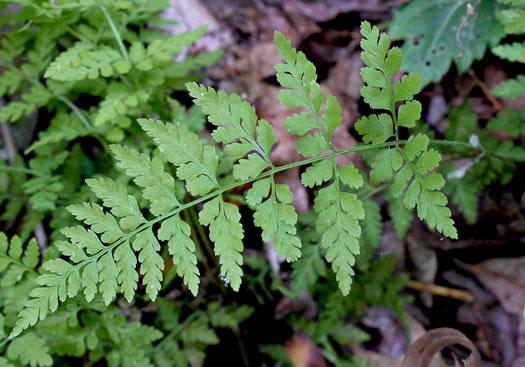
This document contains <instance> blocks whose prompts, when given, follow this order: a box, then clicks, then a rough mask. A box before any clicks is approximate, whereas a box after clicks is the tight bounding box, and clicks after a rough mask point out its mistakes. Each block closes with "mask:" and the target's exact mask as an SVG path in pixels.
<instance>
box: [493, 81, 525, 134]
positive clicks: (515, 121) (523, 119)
mask: <svg viewBox="0 0 525 367" xmlns="http://www.w3.org/2000/svg"><path fill="white" fill-rule="evenodd" d="M524 85H525V84H524ZM487 129H489V130H493V131H504V132H506V133H508V134H510V136H512V137H515V138H517V137H518V136H521V135H525V108H521V109H519V110H517V109H515V108H510V107H508V108H506V109H505V110H504V111H500V112H498V114H497V115H496V117H494V118H493V119H492V120H490V122H489V123H488V124H487Z"/></svg>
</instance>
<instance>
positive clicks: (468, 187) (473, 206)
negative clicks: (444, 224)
mask: <svg viewBox="0 0 525 367" xmlns="http://www.w3.org/2000/svg"><path fill="white" fill-rule="evenodd" d="M446 192H447V194H448V195H452V203H454V205H456V206H457V207H458V209H459V211H460V212H461V214H463V216H464V217H465V219H466V220H467V222H468V223H470V224H474V223H476V220H477V218H478V194H479V189H478V187H477V186H476V185H475V184H473V183H469V182H465V181H464V180H460V179H451V180H448V181H447V186H446Z"/></svg>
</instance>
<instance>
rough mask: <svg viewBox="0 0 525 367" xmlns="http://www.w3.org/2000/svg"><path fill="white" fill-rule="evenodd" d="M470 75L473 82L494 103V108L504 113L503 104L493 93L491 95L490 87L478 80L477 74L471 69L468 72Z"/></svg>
mask: <svg viewBox="0 0 525 367" xmlns="http://www.w3.org/2000/svg"><path fill="white" fill-rule="evenodd" d="M468 75H470V77H471V78H472V80H474V83H475V84H476V85H477V86H478V87H480V88H481V90H482V91H483V93H485V95H486V96H487V98H488V99H489V101H490V103H492V105H493V106H494V108H495V109H496V110H497V111H498V112H499V111H503V109H504V108H503V106H502V105H501V103H499V101H498V100H497V99H496V98H495V97H494V96H493V95H492V93H490V89H489V87H487V85H486V84H485V83H484V82H483V81H482V80H481V79H479V78H478V76H477V75H476V73H474V71H473V70H472V69H469V70H468Z"/></svg>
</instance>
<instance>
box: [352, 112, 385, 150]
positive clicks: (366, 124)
mask: <svg viewBox="0 0 525 367" xmlns="http://www.w3.org/2000/svg"><path fill="white" fill-rule="evenodd" d="M393 127H394V122H393V121H392V117H390V116H389V115H387V114H386V113H382V114H380V115H379V116H377V115H370V116H369V117H366V116H365V117H362V118H360V119H359V120H357V122H356V123H355V129H356V130H357V132H358V133H359V134H361V135H363V141H364V142H365V143H370V142H372V143H373V144H381V143H384V142H385V141H387V140H388V139H389V138H391V137H392V136H394V131H393Z"/></svg>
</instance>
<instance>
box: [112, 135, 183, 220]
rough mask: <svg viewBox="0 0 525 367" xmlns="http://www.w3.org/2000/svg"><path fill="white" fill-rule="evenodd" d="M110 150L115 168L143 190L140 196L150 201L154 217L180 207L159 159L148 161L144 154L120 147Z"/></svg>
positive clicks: (113, 146) (171, 178) (171, 180)
mask: <svg viewBox="0 0 525 367" xmlns="http://www.w3.org/2000/svg"><path fill="white" fill-rule="evenodd" d="M110 148H111V151H112V152H113V154H114V155H115V158H116V159H117V160H118V163H117V166H118V167H120V168H122V169H124V170H125V172H126V175H128V176H129V177H133V178H134V179H133V182H135V184H137V185H138V186H140V187H142V188H143V191H142V195H143V197H144V198H145V199H147V200H149V201H150V203H151V207H150V211H151V213H152V214H153V215H154V216H156V217H157V216H159V215H162V214H166V213H167V212H169V211H170V210H172V209H173V208H174V207H178V206H180V203H179V201H178V200H177V197H176V196H175V182H174V180H173V177H171V176H170V175H169V174H168V173H166V172H165V171H164V164H163V163H162V161H161V160H160V159H159V158H153V159H150V158H149V157H148V156H147V155H146V154H140V153H139V152H137V151H136V150H133V149H129V148H126V147H123V146H120V145H111V146H110Z"/></svg>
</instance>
